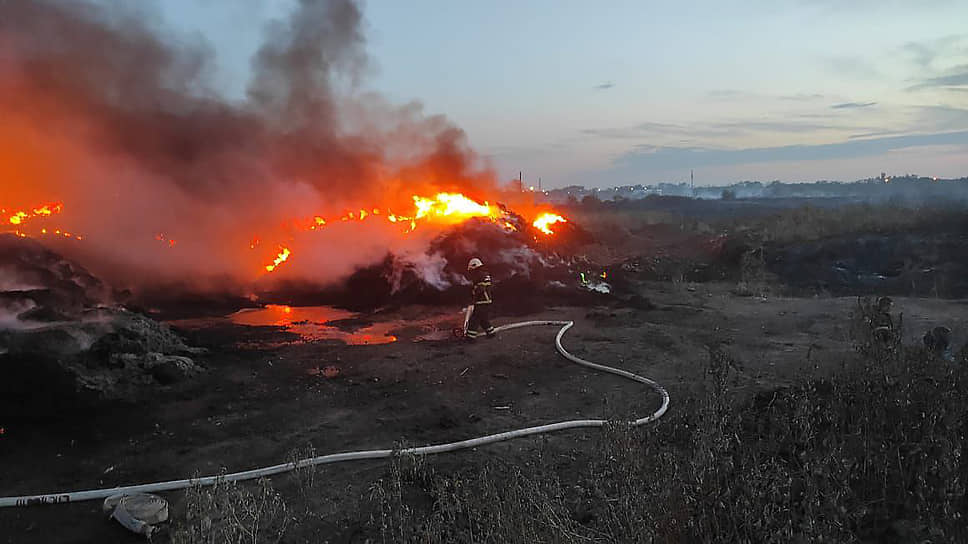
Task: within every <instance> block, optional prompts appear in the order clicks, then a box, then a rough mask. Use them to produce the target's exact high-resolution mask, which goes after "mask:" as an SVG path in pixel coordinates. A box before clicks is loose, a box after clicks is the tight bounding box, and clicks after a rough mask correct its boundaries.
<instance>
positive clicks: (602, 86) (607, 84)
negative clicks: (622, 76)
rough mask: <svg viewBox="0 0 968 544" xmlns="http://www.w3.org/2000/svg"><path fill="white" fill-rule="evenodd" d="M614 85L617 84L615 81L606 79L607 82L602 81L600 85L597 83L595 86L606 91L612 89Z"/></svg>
mask: <svg viewBox="0 0 968 544" xmlns="http://www.w3.org/2000/svg"><path fill="white" fill-rule="evenodd" d="M614 86H615V83H614V82H611V81H606V82H605V83H602V84H600V85H595V88H596V89H598V90H600V91H604V90H606V89H611V88H612V87H614Z"/></svg>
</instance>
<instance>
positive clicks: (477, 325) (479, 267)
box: [467, 257, 494, 339]
mask: <svg viewBox="0 0 968 544" xmlns="http://www.w3.org/2000/svg"><path fill="white" fill-rule="evenodd" d="M467 275H468V276H470V280H471V283H472V284H473V288H472V289H471V296H472V298H473V301H472V302H473V304H474V309H473V310H472V311H471V318H470V321H468V323H467V337H468V338H470V339H474V338H477V337H478V336H480V335H481V333H480V332H478V329H481V330H483V331H484V334H486V335H487V336H488V338H491V337H493V336H494V326H493V325H491V318H490V314H491V302H492V300H491V275H490V274H488V273H487V270H485V269H484V263H483V262H482V261H481V260H480V259H478V258H477V257H475V258H473V259H471V260H470V262H468V263H467Z"/></svg>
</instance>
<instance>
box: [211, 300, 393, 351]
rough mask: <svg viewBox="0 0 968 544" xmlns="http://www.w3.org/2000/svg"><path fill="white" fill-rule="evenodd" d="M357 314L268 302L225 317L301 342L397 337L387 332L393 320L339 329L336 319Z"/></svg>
mask: <svg viewBox="0 0 968 544" xmlns="http://www.w3.org/2000/svg"><path fill="white" fill-rule="evenodd" d="M357 317H358V315H357V314H355V313H353V312H349V311H346V310H339V309H337V308H332V307H329V306H311V307H292V306H285V305H280V304H269V305H268V306H266V307H265V308H255V309H246V310H240V311H238V312H236V313H234V314H232V315H230V316H229V319H230V320H231V321H232V322H233V323H236V324H238V325H249V326H254V327H282V328H284V329H285V330H286V331H287V332H291V333H294V334H297V335H299V337H300V340H301V341H305V342H311V341H319V340H338V341H341V342H343V343H346V344H349V345H369V344H389V343H392V342H396V341H397V337H396V336H394V335H391V334H389V333H390V330H391V328H392V327H394V326H395V325H394V324H393V323H373V324H367V325H364V326H360V327H359V328H356V329H353V330H347V329H344V328H340V327H338V326H337V325H338V324H339V322H340V321H345V320H351V319H354V318H357Z"/></svg>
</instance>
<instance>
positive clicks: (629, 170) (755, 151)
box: [612, 130, 968, 177]
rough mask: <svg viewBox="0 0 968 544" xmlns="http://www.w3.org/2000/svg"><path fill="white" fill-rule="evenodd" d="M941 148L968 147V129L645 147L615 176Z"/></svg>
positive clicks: (621, 163) (624, 158)
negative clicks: (813, 141)
mask: <svg viewBox="0 0 968 544" xmlns="http://www.w3.org/2000/svg"><path fill="white" fill-rule="evenodd" d="M937 145H968V130H962V131H958V132H944V133H934V134H914V135H904V136H889V137H882V138H870V139H864V140H857V139H855V140H847V141H844V142H838V143H831V144H817V145H788V146H780V147H759V148H748V149H713V148H702V147H661V146H652V145H641V146H637V147H635V148H634V149H633V150H631V151H629V152H627V153H625V154H623V155H621V156H620V157H618V158H617V159H616V160H615V161H614V163H613V168H612V173H614V174H618V175H626V176H629V177H634V176H636V175H641V174H646V173H652V172H664V171H670V170H682V169H688V168H700V167H710V166H728V165H737V164H750V163H768V162H782V161H810V160H827V159H849V158H857V157H866V156H874V155H880V154H882V153H885V152H889V151H892V150H897V149H903V148H909V147H922V146H937Z"/></svg>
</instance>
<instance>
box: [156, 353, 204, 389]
mask: <svg viewBox="0 0 968 544" xmlns="http://www.w3.org/2000/svg"><path fill="white" fill-rule="evenodd" d="M149 355H155V356H157V357H156V358H155V361H154V363H153V364H152V366H150V367H148V371H149V372H150V373H151V375H152V376H154V378H155V379H156V380H158V383H160V384H162V385H170V384H173V383H177V382H180V381H183V380H185V379H187V378H189V377H190V376H192V375H194V374H196V373H198V372H199V368H198V367H197V366H196V365H195V363H194V361H192V360H191V359H189V358H188V357H182V356H179V355H161V354H160V353H155V354H149Z"/></svg>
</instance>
